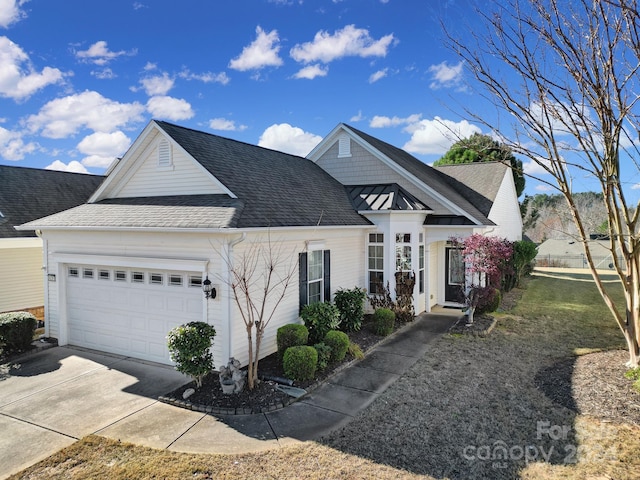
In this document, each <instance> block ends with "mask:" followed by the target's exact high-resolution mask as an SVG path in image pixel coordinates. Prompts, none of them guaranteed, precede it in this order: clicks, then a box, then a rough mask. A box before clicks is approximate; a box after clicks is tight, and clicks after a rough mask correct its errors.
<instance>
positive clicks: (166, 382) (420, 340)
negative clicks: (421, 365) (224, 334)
mask: <svg viewBox="0 0 640 480" xmlns="http://www.w3.org/2000/svg"><path fill="white" fill-rule="evenodd" d="M458 317H459V310H450V311H441V313H436V314H434V313H432V314H423V315H421V316H420V317H419V318H418V319H417V320H416V321H415V322H413V323H411V324H409V325H407V326H405V327H404V328H403V329H401V330H399V331H397V332H396V333H394V334H393V335H392V336H391V337H389V338H388V339H387V340H386V341H384V342H383V343H381V344H379V345H378V346H377V347H375V348H374V350H373V351H371V352H370V353H369V354H368V355H367V356H366V357H365V358H364V359H363V360H361V361H359V362H356V363H354V364H352V365H351V366H349V367H348V368H346V369H344V370H342V371H341V372H340V373H338V374H337V375H335V376H334V377H332V378H330V379H329V380H328V381H327V382H326V383H325V384H324V385H322V386H320V387H319V388H317V389H315V390H313V391H312V392H311V393H309V394H307V395H306V396H305V397H303V398H302V399H300V400H299V401H297V402H295V403H293V404H291V405H289V406H287V407H285V408H283V409H281V410H276V411H273V412H269V413H264V414H255V415H230V416H212V415H209V414H204V413H199V412H193V411H190V410H185V409H182V408H179V407H175V406H171V405H167V404H164V403H161V402H158V401H157V397H158V396H160V395H163V394H164V393H166V392H168V391H171V390H173V389H175V388H177V387H178V386H180V385H182V384H184V383H186V382H187V381H189V379H188V378H186V377H184V376H183V375H181V374H179V373H177V372H176V371H174V370H173V369H171V368H170V367H164V366H160V365H156V364H146V363H142V362H138V361H132V360H130V359H127V358H123V357H116V356H109V355H105V354H100V353H97V352H88V351H82V350H77V349H73V348H68V347H55V348H52V349H49V350H46V351H43V352H40V353H38V354H36V355H34V356H33V357H31V358H28V359H25V360H24V361H22V363H21V364H20V368H18V369H15V368H14V369H11V370H9V369H6V368H5V370H4V371H2V370H1V369H0V431H2V432H3V435H2V436H1V437H0V478H6V476H8V475H10V474H12V473H15V472H18V471H20V470H22V469H24V468H26V467H27V466H29V465H31V464H33V463H35V462H37V461H39V460H41V459H43V458H46V457H47V456H49V455H51V454H53V453H55V452H56V451H58V450H59V449H61V448H64V447H65V446H68V445H70V444H72V443H73V442H75V441H76V440H77V439H79V438H82V437H84V436H86V435H88V434H91V433H95V434H97V435H102V436H105V437H108V438H113V439H117V440H121V441H123V442H132V443H135V444H138V445H143V446H148V447H152V448H158V449H168V450H172V451H177V452H190V453H246V452H255V451H261V450H267V449H271V448H277V447H279V446H282V445H288V444H292V443H296V442H300V441H305V440H311V439H314V438H318V437H321V436H322V435H324V434H326V433H328V432H330V431H331V430H333V429H335V428H338V427H340V426H342V425H346V424H347V423H349V422H350V421H351V420H352V419H353V418H354V417H355V416H356V415H357V414H358V413H359V412H361V411H362V410H364V409H365V408H367V407H368V406H369V405H370V404H371V402H373V401H374V400H375V399H376V398H378V396H380V394H381V393H382V392H384V390H386V389H387V388H388V387H389V386H390V385H391V384H392V383H393V382H395V381H396V380H397V379H398V378H399V377H400V376H401V375H402V374H403V373H404V372H405V371H407V369H409V368H410V367H411V366H412V365H413V364H414V363H416V362H417V361H418V360H419V359H420V358H421V357H422V356H423V355H424V354H425V353H427V352H428V349H429V343H431V342H432V341H433V340H434V339H436V338H437V337H439V336H440V335H441V334H443V333H444V332H446V331H447V330H448V329H449V327H451V325H453V323H454V322H455V321H456V319H457V318H458ZM25 445H28V448H25Z"/></svg>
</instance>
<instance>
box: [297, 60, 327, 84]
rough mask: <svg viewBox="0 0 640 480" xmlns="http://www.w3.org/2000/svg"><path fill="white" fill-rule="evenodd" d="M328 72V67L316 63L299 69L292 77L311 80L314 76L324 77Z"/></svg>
mask: <svg viewBox="0 0 640 480" xmlns="http://www.w3.org/2000/svg"><path fill="white" fill-rule="evenodd" d="M328 73H329V67H323V66H322V65H319V64H317V63H316V64H314V65H309V66H306V67H304V68H302V69H300V71H298V72H297V73H296V74H295V75H294V76H293V78H306V79H307V80H313V79H314V78H316V77H326V76H327V74H328Z"/></svg>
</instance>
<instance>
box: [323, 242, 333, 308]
mask: <svg viewBox="0 0 640 480" xmlns="http://www.w3.org/2000/svg"><path fill="white" fill-rule="evenodd" d="M322 253H323V255H322V257H323V262H324V278H323V280H324V282H323V283H324V301H325V302H330V301H331V252H330V251H329V250H325V251H323V252H322Z"/></svg>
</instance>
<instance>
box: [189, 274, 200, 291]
mask: <svg viewBox="0 0 640 480" xmlns="http://www.w3.org/2000/svg"><path fill="white" fill-rule="evenodd" d="M189 286H190V287H194V288H200V287H202V277H201V276H200V275H190V276H189Z"/></svg>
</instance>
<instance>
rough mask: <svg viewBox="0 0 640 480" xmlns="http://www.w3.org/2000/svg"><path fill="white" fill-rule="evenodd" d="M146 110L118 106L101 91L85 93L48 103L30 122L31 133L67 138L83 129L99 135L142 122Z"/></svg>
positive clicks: (32, 116)
mask: <svg viewBox="0 0 640 480" xmlns="http://www.w3.org/2000/svg"><path fill="white" fill-rule="evenodd" d="M143 113H144V107H143V106H142V105H140V104H139V103H138V102H134V103H119V102H116V101H113V100H110V99H108V98H105V97H103V96H102V95H100V94H99V93H98V92H94V91H84V92H82V93H77V94H74V95H69V96H67V97H62V98H57V99H55V100H51V101H50V102H48V103H47V104H45V105H44V106H43V107H42V108H41V109H40V112H38V113H37V114H36V115H31V116H30V117H29V118H28V119H27V125H28V127H29V129H30V130H31V131H32V132H35V131H38V130H42V135H43V136H45V137H48V138H64V137H68V136H70V135H73V134H75V133H76V132H78V131H79V130H80V129H81V128H89V129H91V130H94V131H96V132H113V131H114V130H116V129H118V128H121V127H125V126H127V125H129V124H131V123H134V122H139V121H141V120H143V117H142V114H143Z"/></svg>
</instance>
